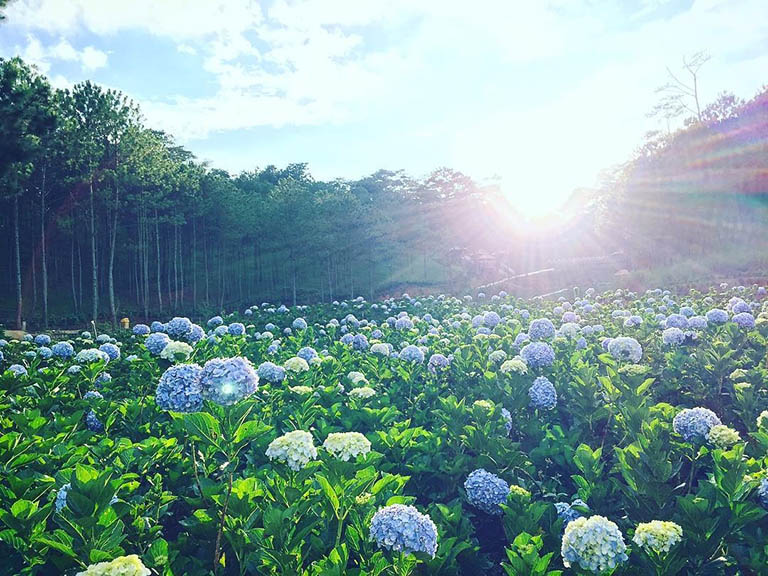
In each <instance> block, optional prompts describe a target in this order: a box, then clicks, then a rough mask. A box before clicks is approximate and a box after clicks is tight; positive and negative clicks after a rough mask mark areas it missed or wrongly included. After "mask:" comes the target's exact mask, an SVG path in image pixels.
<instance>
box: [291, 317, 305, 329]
mask: <svg viewBox="0 0 768 576" xmlns="http://www.w3.org/2000/svg"><path fill="white" fill-rule="evenodd" d="M291 327H292V328H293V329H294V330H306V329H307V321H306V320H304V318H296V319H295V320H294V321H293V322H292V323H291Z"/></svg>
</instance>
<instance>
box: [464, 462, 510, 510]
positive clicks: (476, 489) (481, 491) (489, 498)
mask: <svg viewBox="0 0 768 576" xmlns="http://www.w3.org/2000/svg"><path fill="white" fill-rule="evenodd" d="M464 490H465V491H466V492H467V500H469V503H470V504H472V506H474V507H475V508H477V509H478V510H482V511H483V512H485V513H486V514H492V515H499V514H501V513H502V509H501V507H500V506H499V505H500V504H504V503H506V501H507V496H508V495H509V484H507V483H506V482H505V481H504V480H503V479H501V478H499V477H498V476H496V475H495V474H492V473H491V472H488V471H487V470H485V469H483V468H479V469H477V470H475V471H473V472H472V473H470V474H469V476H467V479H466V480H465V481H464Z"/></svg>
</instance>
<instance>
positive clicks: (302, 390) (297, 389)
mask: <svg viewBox="0 0 768 576" xmlns="http://www.w3.org/2000/svg"><path fill="white" fill-rule="evenodd" d="M288 390H290V391H291V392H293V393H294V394H298V395H299V396H305V395H307V394H311V393H312V388H310V387H309V386H291V387H290V388H288Z"/></svg>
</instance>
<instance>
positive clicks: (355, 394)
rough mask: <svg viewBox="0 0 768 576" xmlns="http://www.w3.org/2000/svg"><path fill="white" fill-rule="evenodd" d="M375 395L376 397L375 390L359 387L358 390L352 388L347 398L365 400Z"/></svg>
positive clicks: (368, 387)
mask: <svg viewBox="0 0 768 576" xmlns="http://www.w3.org/2000/svg"><path fill="white" fill-rule="evenodd" d="M375 395H376V390H374V389H373V388H371V387H370V386H361V387H360V388H352V390H350V391H349V396H350V397H351V398H359V399H361V400H365V399H367V398H370V397H371V396H375Z"/></svg>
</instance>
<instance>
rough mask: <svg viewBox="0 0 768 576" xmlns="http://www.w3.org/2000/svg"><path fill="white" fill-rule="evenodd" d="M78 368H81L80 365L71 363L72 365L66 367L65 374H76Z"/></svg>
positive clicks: (78, 370)
mask: <svg viewBox="0 0 768 576" xmlns="http://www.w3.org/2000/svg"><path fill="white" fill-rule="evenodd" d="M80 370H82V368H81V367H80V366H78V365H77V364H72V366H70V367H69V368H67V374H70V375H73V374H77V373H79V372H80Z"/></svg>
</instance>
